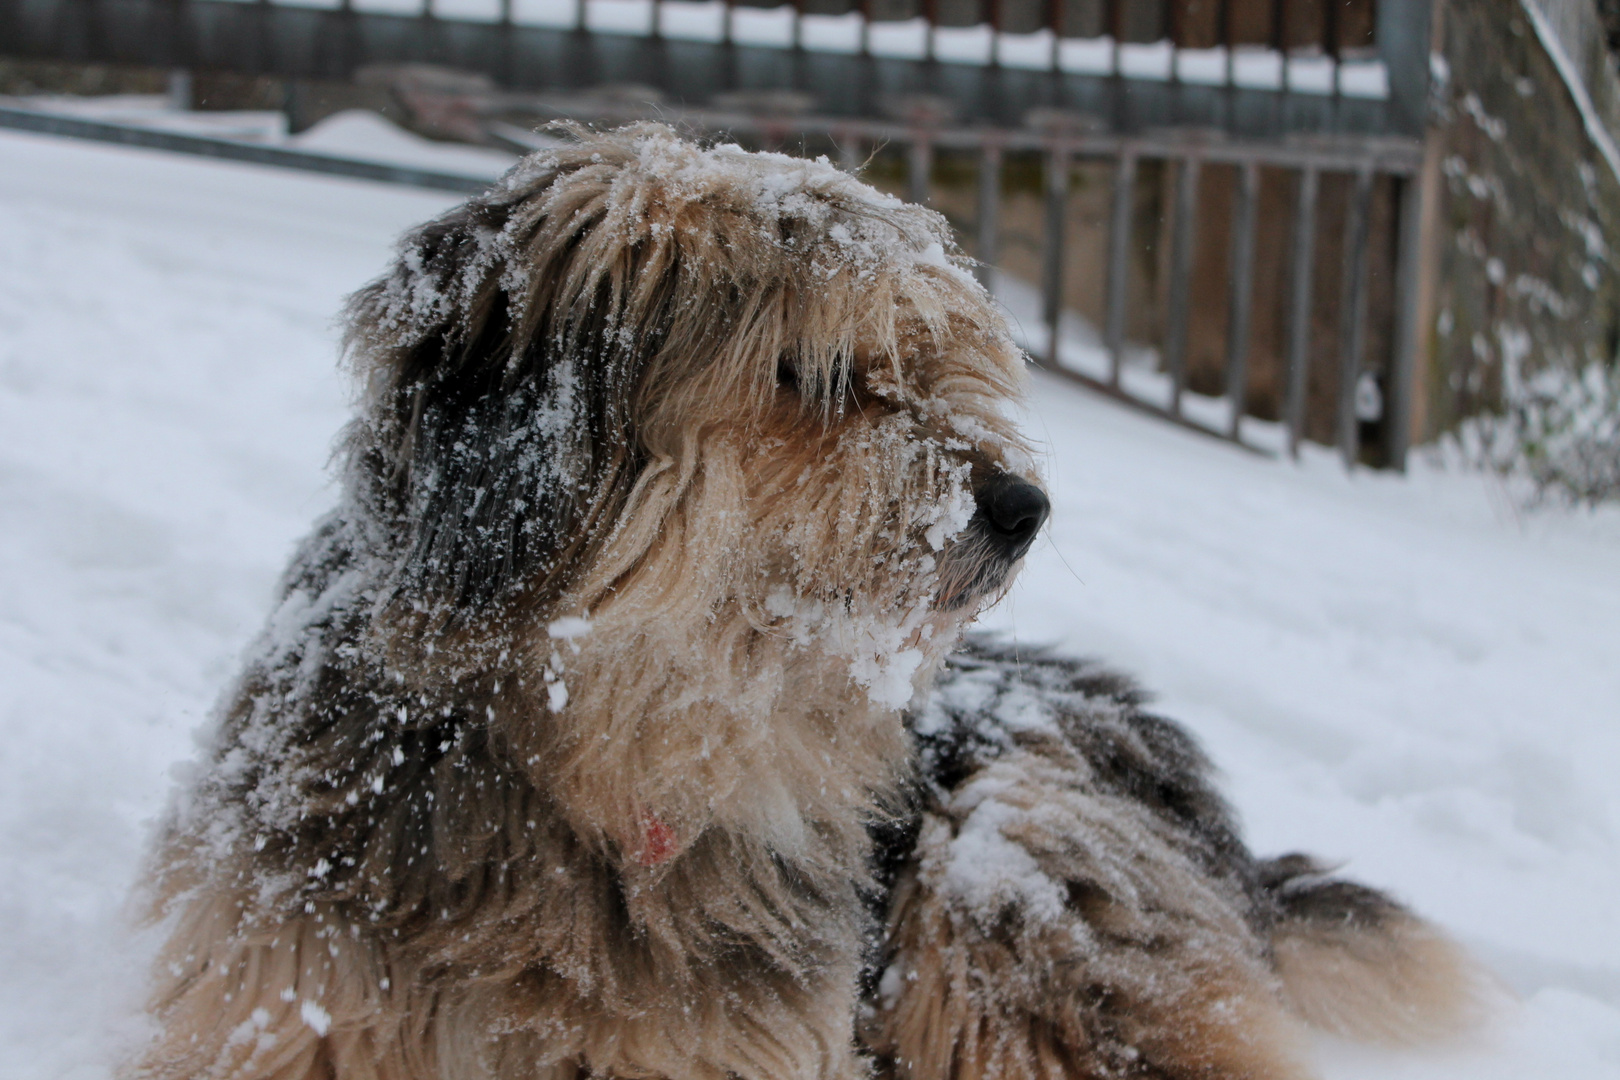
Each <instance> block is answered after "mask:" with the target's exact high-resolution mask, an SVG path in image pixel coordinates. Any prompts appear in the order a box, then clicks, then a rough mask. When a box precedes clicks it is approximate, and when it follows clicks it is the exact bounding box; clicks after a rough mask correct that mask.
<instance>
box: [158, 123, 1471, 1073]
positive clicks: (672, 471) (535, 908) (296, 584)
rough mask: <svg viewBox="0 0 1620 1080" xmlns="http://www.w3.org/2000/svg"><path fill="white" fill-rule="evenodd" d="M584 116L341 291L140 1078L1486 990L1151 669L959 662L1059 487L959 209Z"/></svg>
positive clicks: (213, 773)
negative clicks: (1031, 429)
mask: <svg viewBox="0 0 1620 1080" xmlns="http://www.w3.org/2000/svg"><path fill="white" fill-rule="evenodd" d="M573 136H574V139H575V142H574V144H573V145H571V146H570V147H569V148H567V149H561V150H555V151H545V152H542V153H540V154H537V155H535V156H533V157H530V158H528V159H527V160H525V161H524V162H522V163H521V164H519V165H518V166H517V167H516V168H515V169H513V170H512V172H510V173H509V174H508V175H507V176H506V177H505V178H504V179H502V180H501V181H500V182H499V183H498V184H497V185H496V186H495V187H494V188H493V189H492V190H491V191H490V192H488V193H487V194H485V195H482V196H479V197H477V198H474V199H471V200H470V201H468V202H467V203H466V204H465V205H463V206H461V207H459V208H457V209H455V210H453V211H451V212H449V213H447V214H446V215H444V216H443V217H441V218H439V219H438V220H436V221H433V222H430V223H429V224H427V225H425V226H423V227H421V228H420V229H418V230H416V231H415V232H413V233H411V234H410V235H408V236H407V237H406V238H405V239H404V241H403V242H402V245H401V247H400V253H399V258H398V261H397V262H396V264H395V265H394V267H393V269H392V270H391V272H390V273H388V274H387V275H386V276H385V277H383V278H382V279H380V280H378V281H376V282H375V283H373V284H372V285H370V286H368V287H367V288H365V289H363V290H362V291H361V292H360V293H358V294H357V295H356V296H355V297H354V298H353V300H352V302H351V304H350V307H349V316H348V317H349V336H348V350H349V355H350V357H351V358H352V363H353V366H354V368H355V370H356V372H357V374H358V377H359V381H360V383H361V386H362V387H363V391H362V398H361V403H360V408H359V415H358V418H357V419H356V420H355V421H354V422H353V424H352V425H351V427H350V428H349V430H348V432H347V435H346V438H345V441H344V444H343V450H342V454H341V460H342V463H343V471H342V476H343V482H344V497H343V499H342V501H341V505H340V507H339V509H338V510H337V511H335V512H334V513H333V514H331V515H330V516H329V517H327V518H326V519H325V520H324V521H322V522H321V523H320V524H319V525H318V526H317V527H316V529H315V531H314V533H313V534H312V535H311V536H310V537H309V538H308V539H307V540H305V541H304V542H303V544H302V546H301V547H300V549H299V551H298V553H297V555H296V556H295V558H294V560H293V563H292V566H291V568H290V569H289V571H288V572H287V575H286V578H285V580H284V583H283V585H282V587H281V594H280V604H279V606H278V608H277V609H276V611H275V613H274V614H273V615H272V616H271V619H270V622H269V627H268V629H267V630H266V631H265V633H264V634H263V636H262V637H261V639H260V640H259V642H258V643H257V645H256V646H254V648H253V650H252V652H251V654H250V656H249V659H248V662H247V665H246V670H245V671H244V673H243V674H242V676H241V677H240V680H239V682H238V683H237V684H236V686H235V687H234V689H233V690H232V692H231V693H230V695H229V696H228V698H227V699H226V702H225V704H224V707H223V708H222V711H221V716H220V721H219V728H218V732H217V734H216V736H215V740H214V743H213V746H212V748H211V751H210V754H209V759H208V761H207V764H206V766H205V767H204V768H203V769H202V770H201V771H200V772H199V775H198V776H197V778H196V779H195V781H194V782H193V783H192V784H191V786H190V788H189V790H188V791H187V792H186V793H185V795H184V797H183V799H182V800H181V801H180V803H179V805H178V807H177V809H176V811H175V813H174V815H173V819H172V821H171V822H170V823H169V825H168V826H167V828H166V830H165V833H164V836H163V838H162V841H161V846H160V851H159V855H158V859H157V861H156V865H155V868H154V870H153V872H152V876H151V882H150V886H151V891H152V894H153V895H152V903H153V905H154V910H155V912H156V913H157V914H158V915H159V916H160V917H162V918H164V919H166V920H167V922H168V932H169V935H170V936H169V939H168V940H169V943H168V946H167V949H166V951H165V953H164V955H163V956H162V959H161V961H160V963H159V965H158V968H157V977H158V981H159V987H158V990H157V995H156V999H155V1004H154V1013H155V1016H156V1017H157V1020H158V1022H159V1024H160V1026H161V1032H160V1033H159V1034H158V1036H157V1037H156V1039H155V1040H154V1042H153V1044H152V1045H151V1046H150V1047H149V1048H148V1049H147V1050H146V1051H145V1052H144V1056H143V1057H142V1058H141V1060H140V1061H139V1063H138V1064H136V1065H135V1066H133V1067H132V1068H133V1074H134V1075H137V1076H143V1077H153V1078H164V1080H181V1078H185V1080H197V1078H204V1077H209V1078H243V1080H247V1078H284V1080H306V1078H308V1080H313V1078H329V1080H330V1078H340V1080H361V1078H368V1080H369V1078H377V1080H383V1078H389V1080H394V1078H419V1080H428V1078H439V1080H474V1078H481V1077H487V1078H516V1077H525V1078H545V1080H575V1078H581V1077H587V1076H589V1077H614V1078H624V1080H630V1078H636V1080H640V1078H670V1080H676V1078H678V1080H845V1078H857V1077H864V1076H867V1075H870V1074H871V1073H872V1072H873V1071H874V1070H875V1071H877V1072H879V1073H881V1074H884V1075H894V1076H897V1077H904V1078H909V1080H977V1078H979V1077H997V1078H1006V1080H1035V1078H1037V1077H1039V1078H1053V1080H1055V1078H1060V1077H1076V1078H1078V1077H1104V1076H1109V1077H1112V1076H1142V1077H1178V1078H1179V1077H1185V1078H1192V1077H1208V1078H1216V1077H1231V1078H1237V1077H1248V1078H1272V1077H1277V1078H1281V1077H1297V1076H1302V1075H1305V1073H1306V1070H1305V1069H1304V1067H1303V1066H1302V1065H1301V1064H1300V1060H1301V1059H1300V1054H1299V1051H1298V1031H1299V1021H1300V1019H1303V1020H1306V1021H1312V1022H1315V1023H1317V1024H1319V1025H1325V1026H1326V1027H1328V1028H1330V1029H1335V1030H1342V1031H1360V1032H1364V1033H1367V1032H1370V1033H1373V1034H1381V1035H1384V1036H1388V1037H1393V1038H1397V1039H1401V1038H1411V1037H1419V1036H1423V1035H1427V1034H1430V1033H1432V1032H1434V1031H1437V1030H1443V1029H1446V1028H1448V1027H1450V1026H1452V1025H1454V1024H1455V1023H1457V1022H1459V1021H1460V1020H1461V1019H1462V1016H1463V1013H1464V1012H1465V1011H1466V1005H1467V1003H1468V989H1467V988H1468V986H1469V981H1468V975H1467V968H1466V965H1465V963H1464V961H1463V960H1462V959H1461V957H1460V956H1459V954H1458V953H1457V952H1456V951H1455V950H1454V949H1453V948H1452V947H1451V946H1450V945H1448V944H1447V943H1446V942H1445V941H1444V940H1443V939H1442V938H1441V937H1439V936H1438V935H1437V934H1436V933H1434V932H1433V931H1431V930H1430V929H1428V928H1427V927H1426V926H1425V925H1424V924H1423V923H1421V922H1420V921H1418V920H1417V919H1415V918H1414V917H1413V916H1411V915H1409V914H1407V913H1406V912H1405V911H1404V910H1403V909H1401V908H1400V907H1399V906H1397V905H1396V904H1395V903H1394V902H1392V901H1390V900H1389V899H1387V898H1385V897H1384V896H1382V895H1380V894H1378V893H1376V892H1373V891H1372V890H1369V889H1366V888H1362V887H1360V886H1356V885H1352V884H1348V883H1344V882H1340V881H1335V880H1332V879H1330V878H1328V877H1326V876H1324V874H1323V871H1322V870H1321V868H1319V867H1318V866H1317V865H1315V864H1314V863H1312V862H1311V861H1310V860H1308V859H1305V858H1302V857H1298V856H1291V857H1287V858H1283V859H1277V860H1272V861H1264V862H1263V861H1257V860H1256V859H1254V858H1253V857H1251V856H1250V854H1249V853H1248V851H1247V850H1246V849H1245V848H1244V846H1243V844H1242V842H1241V841H1240V840H1239V839H1238V836H1237V834H1236V831H1235V829H1234V825H1233V821H1232V817H1231V814H1230V813H1229V812H1228V810H1227V809H1226V808H1225V806H1224V805H1223V803H1222V802H1221V800H1220V798H1219V796H1218V795H1216V794H1215V792H1214V791H1213V790H1212V789H1211V787H1210V782H1209V778H1208V774H1209V771H1210V770H1209V766H1208V764H1207V763H1206V761H1205V760H1204V758H1203V757H1201V756H1200V754H1199V752H1198V750H1197V749H1196V748H1195V746H1194V745H1193V744H1192V742H1191V741H1190V740H1189V739H1188V737H1187V736H1186V735H1185V734H1183V733H1182V732H1181V731H1180V730H1178V729H1177V728H1176V727H1174V726H1172V725H1171V724H1169V723H1168V722H1166V721H1164V720H1161V719H1158V718H1156V717H1153V716H1151V715H1149V714H1147V713H1145V712H1143V711H1142V710H1141V708H1140V705H1141V697H1140V695H1139V694H1138V692H1137V691H1136V690H1135V689H1133V688H1132V687H1131V686H1130V685H1129V684H1127V683H1126V682H1124V681H1123V680H1121V679H1119V678H1117V677H1114V676H1111V675H1108V674H1106V673H1104V672H1100V671H1098V670H1096V669H1094V668H1092V667H1091V666H1089V665H1086V664H1083V663H1076V662H1071V661H1065V660H1060V659H1054V658H1051V657H1047V656H1044V655H1029V654H1025V655H1023V656H1019V655H1016V654H1014V653H1012V652H1009V651H1007V650H1006V649H1003V648H1001V647H998V646H996V645H995V644H993V643H990V642H985V641H976V640H975V641H970V642H969V643H968V645H967V646H966V648H965V649H964V650H963V651H959V652H957V653H955V654H954V655H952V650H953V649H956V648H958V647H959V639H960V631H961V628H962V626H963V625H964V624H965V623H966V622H968V621H969V620H970V619H971V618H972V617H973V616H974V615H975V614H976V613H977V612H978V611H979V610H980V609H981V608H983V607H984V606H986V605H987V604H989V603H990V602H992V601H993V600H994V599H995V598H996V597H997V596H998V595H999V594H1000V592H1001V591H1002V590H1003V589H1004V587H1005V585H1006V583H1007V582H1008V580H1009V578H1010V576H1011V574H1012V573H1013V571H1014V569H1015V567H1016V565H1017V564H1018V562H1019V560H1020V559H1021V558H1022V556H1023V554H1024V553H1025V551H1026V550H1027V549H1028V548H1029V546H1030V543H1031V542H1032V540H1033V539H1034V537H1035V534H1036V532H1037V531H1038V529H1039V528H1040V526H1041V524H1042V522H1043V520H1044V519H1045V516H1046V512H1047V504H1046V499H1045V496H1044V495H1043V494H1042V493H1041V490H1040V488H1039V487H1038V486H1037V483H1036V476H1035V471H1034V467H1033V464H1032V461H1031V458H1030V456H1029V454H1028V452H1027V451H1026V449H1025V446H1024V444H1023V443H1022V442H1021V441H1020V439H1019V436H1018V435H1017V433H1016V432H1015V431H1014V430H1013V428H1012V427H1011V425H1010V423H1009V421H1008V419H1007V415H1006V406H1007V405H1008V403H1009V402H1010V401H1012V400H1013V399H1014V397H1015V395H1016V393H1017V391H1018V387H1019V383H1020V377H1021V369H1022V366H1023V361H1022V357H1021V355H1020V353H1019V352H1018V350H1017V349H1016V348H1015V347H1014V346H1013V344H1012V342H1011V340H1010V338H1009V336H1008V331H1007V328H1006V326H1005V324H1004V321H1003V317H1002V316H1001V315H1000V314H999V313H998V311H997V310H996V308H995V307H994V306H993V304H992V302H991V300H990V299H989V297H988V296H987V295H986V294H985V293H984V291H983V290H982V289H981V288H980V287H979V286H978V285H977V284H975V283H974V281H973V279H972V277H971V276H969V275H968V274H967V273H965V272H964V270H963V267H962V263H961V260H960V259H958V258H957V257H955V256H953V255H952V254H950V251H951V246H950V239H949V234H948V232H947V227H946V225H945V222H944V220H943V219H942V218H940V217H939V216H938V215H936V214H933V213H931V212H929V211H926V210H923V209H920V208H917V207H912V206H905V205H903V204H901V203H899V202H898V201H896V200H894V199H891V198H889V197H886V196H883V195H880V194H878V193H877V192H875V191H873V190H871V189H870V188H867V187H865V186H864V185H862V184H860V183H859V182H857V181H856V180H855V179H853V178H851V177H850V176H847V175H844V174H842V173H840V172H838V171H836V170H835V169H833V168H832V167H830V166H829V165H827V164H826V163H825V161H822V162H806V161H800V160H794V159H791V158H787V157H783V156H780V155H769V154H749V153H745V152H743V151H742V150H740V149H738V148H736V147H730V146H717V147H712V148H702V147H699V146H696V145H693V144H691V143H688V142H684V141H682V140H680V139H679V138H677V137H676V136H674V135H673V134H672V133H671V132H669V131H668V130H667V129H664V128H661V127H657V126H637V127H631V128H627V129H624V130H621V131H618V132H614V133H609V134H596V133H592V132H588V131H585V130H583V129H576V130H575V131H574V132H573ZM930 685H932V690H931V692H929V693H926V694H925V695H924V696H923V697H922V698H921V701H922V703H921V704H920V705H916V706H915V707H914V708H913V710H912V711H911V712H910V713H909V714H908V713H905V712H904V711H903V710H905V708H906V707H907V706H908V704H911V703H912V700H913V697H914V695H915V694H916V693H917V692H918V691H919V690H927V689H928V687H929V686H930Z"/></svg>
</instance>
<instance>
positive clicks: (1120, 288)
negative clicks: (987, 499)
mask: <svg viewBox="0 0 1620 1080" xmlns="http://www.w3.org/2000/svg"><path fill="white" fill-rule="evenodd" d="M1617 34H1620V5H1616V4H1615V3H1613V2H1612V0H1602V2H1601V3H1595V2H1594V0H1523V2H1520V0H1469V2H1466V3H1464V2H1439V0H795V2H794V3H793V4H791V5H784V4H773V3H772V2H771V0H702V2H692V0H0V93H4V94H6V95H8V96H9V105H10V106H12V107H13V111H16V110H27V111H28V112H30V113H35V114H37V113H48V114H50V116H52V117H54V118H56V120H55V123H54V125H53V124H52V123H51V122H50V121H47V120H43V119H41V118H40V117H38V116H30V117H18V116H16V115H11V114H8V116H9V118H8V119H6V120H5V121H4V122H5V123H8V124H11V125H24V126H32V127H33V129H34V130H45V129H47V128H48V129H50V130H55V131H57V132H59V133H70V134H78V135H81V136H88V137H98V138H113V139H125V140H127V139H128V138H130V136H129V135H128V133H126V132H119V131H109V130H106V129H105V128H96V127H95V126H94V125H95V124H97V123H99V124H103V125H108V124H111V125H119V126H121V127H139V128H141V129H143V130H145V131H149V132H154V133H161V134H158V135H152V136H149V137H148V138H147V139H146V140H145V142H146V145H153V146H158V145H164V146H168V147H170V148H179V149H190V150H192V151H193V152H207V153H214V154H220V153H224V154H226V155H227V156H229V154H230V152H231V148H229V147H226V148H223V149H222V148H220V147H217V146H215V147H206V146H199V145H198V144H196V143H195V142H189V143H188V142H187V140H186V139H185V138H183V137H182V136H191V137H193V138H195V137H202V138H206V139H211V140H218V141H229V142H232V143H238V144H244V145H248V146H253V147H257V148H261V149H268V148H277V149H280V150H282V151H303V152H305V153H306V154H307V155H310V156H314V155H324V156H328V157H330V156H337V157H349V158H357V159H363V160H368V161H372V162H383V163H388V164H391V165H394V166H399V167H402V168H398V169H396V170H395V171H394V172H392V173H390V174H389V175H388V176H387V177H386V178H387V179H392V180H395V181H399V182H404V183H415V184H423V185H427V186H434V185H435V184H436V185H437V186H439V187H447V188H449V189H451V190H472V189H475V188H476V187H477V186H478V182H479V181H480V180H482V179H487V178H488V177H489V176H492V175H494V174H496V173H498V172H499V170H500V169H501V168H502V167H503V166H504V164H506V163H508V162H509V161H510V160H512V157H513V155H516V154H519V153H522V152H525V151H527V150H530V149H533V148H535V147H538V146H541V145H544V144H545V142H546V141H547V139H548V138H549V136H547V135H545V134H544V133H540V134H537V133H536V129H537V128H540V127H541V126H542V125H543V124H545V123H546V122H547V121H550V120H554V119H558V118H571V119H577V120H583V121H587V122H591V123H616V122H621V121H625V120H630V119H635V118H642V117H652V118H658V119H663V120H666V121H669V122H673V123H676V124H679V125H681V126H683V127H685V128H687V129H689V130H692V131H696V132H702V133H708V134H722V133H724V134H726V135H728V136H729V137H731V138H734V139H737V140H738V141H741V142H743V143H744V144H746V145H749V146H752V147H756V148H767V149H780V150H784V151H786V152H789V153H798V154H811V155H816V154H827V155H829V156H831V157H832V158H833V159H834V160H836V161H840V162H843V163H846V164H847V165H849V166H851V167H854V166H857V165H863V166H864V168H865V175H866V176H867V177H868V179H870V180H871V181H872V182H874V183H876V184H878V185H879V186H882V187H885V188H887V189H889V190H891V191H893V192H895V193H897V194H899V195H902V196H904V197H907V198H910V199H913V200H916V201H920V202H927V203H929V204H931V205H933V206H935V207H936V208H938V209H940V210H941V211H943V212H944V213H945V214H946V215H947V216H948V217H949V218H950V220H951V222H952V224H953V225H954V226H955V227H956V229H957V231H958V234H959V238H960V242H961V245H962V248H963V249H964V250H965V251H966V252H967V253H968V254H969V255H971V256H973V257H974V258H975V259H977V260H979V261H980V263H981V264H982V273H983V274H984V276H985V279H986V281H987V283H989V284H991V285H992V287H993V288H994V289H995V290H996V291H997V292H998V294H1000V295H1001V296H1002V297H1003V299H1004V301H1005V302H1006V303H1007V304H1008V306H1009V307H1010V308H1011V309H1012V310H1014V311H1015V312H1016V313H1017V314H1019V315H1020V317H1021V318H1020V324H1021V326H1022V327H1023V328H1024V336H1025V344H1026V346H1027V347H1028V348H1029V349H1030V351H1031V353H1032V354H1033V355H1034V356H1035V358H1036V359H1037V360H1038V361H1040V362H1041V363H1043V364H1044V365H1046V366H1048V367H1049V368H1051V369H1053V370H1057V371H1061V372H1064V373H1066V374H1067V376H1068V377H1071V378H1074V379H1076V380H1078V381H1082V382H1084V383H1086V384H1088V385H1090V386H1091V387H1092V388H1094V389H1096V390H1099V391H1101V392H1104V393H1107V394H1110V395H1113V396H1115V397H1117V398H1119V399H1122V400H1124V401H1125V402H1126V403H1128V404H1131V405H1133V406H1135V407H1138V408H1146V409H1150V410H1152V411H1154V412H1155V413H1157V414H1159V415H1161V416H1163V417H1164V418H1165V419H1167V420H1170V421H1171V422H1175V423H1178V424H1192V425H1196V426H1198V427H1199V428H1201V429H1204V430H1208V431H1210V432H1213V433H1215V434H1217V435H1219V436H1221V437H1225V438H1228V439H1237V440H1242V441H1245V442H1246V443H1248V444H1249V445H1252V446H1255V447H1257V448H1260V449H1263V450H1268V451H1272V452H1280V451H1297V447H1298V444H1299V443H1300V442H1301V441H1302V440H1306V441H1311V442H1315V443H1320V444H1324V445H1327V446H1331V447H1334V448H1336V449H1337V450H1338V452H1339V454H1340V455H1341V457H1342V459H1343V461H1344V462H1345V463H1346V464H1355V463H1361V464H1365V465H1369V466H1374V467H1380V468H1395V469H1400V468H1403V467H1404V464H1405V461H1406V457H1407V453H1408V451H1409V449H1410V448H1411V447H1412V446H1414V445H1419V444H1424V443H1430V442H1433V441H1434V440H1436V439H1437V438H1439V437H1441V436H1443V435H1445V434H1447V433H1457V432H1459V431H1462V432H1463V434H1464V441H1465V442H1466V443H1467V446H1468V450H1469V453H1470V454H1471V455H1472V456H1473V457H1475V458H1476V459H1478V460H1480V461H1481V462H1483V463H1488V464H1493V465H1497V466H1502V467H1507V468H1510V469H1515V470H1517V471H1520V472H1523V473H1526V474H1528V475H1531V476H1533V477H1534V479H1535V482H1536V483H1537V484H1538V485H1541V486H1542V487H1543V488H1546V489H1550V490H1553V491H1555V492H1557V493H1560V494H1563V495H1573V496H1574V497H1576V498H1578V499H1601V498H1603V497H1604V496H1605V495H1607V494H1612V493H1614V492H1615V490H1616V489H1617V488H1620V466H1617V465H1616V464H1615V459H1616V458H1617V457H1620V434H1617V432H1616V421H1615V416H1616V413H1617V412H1620V379H1617V378H1616V374H1615V366H1614V364H1615V354H1616V350H1617V347H1620V304H1617V299H1620V294H1617V291H1616V282H1615V278H1614V274H1613V273H1612V269H1611V267H1610V265H1609V257H1608V256H1609V248H1608V241H1607V239H1606V238H1607V237H1610V236H1612V235H1613V234H1614V228H1615V224H1616V214H1617V212H1620V179H1617V177H1620V153H1617V151H1616V134H1617V133H1620V81H1617V79H1616V68H1615V62H1614V57H1613V54H1612V52H1611V46H1612V44H1613V43H1614V41H1615V40H1616V35H1617ZM164 134H166V135H168V136H170V138H168V139H164V138H163V137H162V135H164ZM408 135H414V136H418V138H416V139H411V138H409V137H408ZM474 148H476V149H474ZM247 156H248V157H249V159H254V160H260V161H266V162H271V163H274V164H281V165H292V166H302V167H306V168H309V167H313V168H320V167H322V166H323V163H322V162H319V161H311V160H309V159H308V158H305V159H303V160H300V158H299V157H298V155H297V154H291V153H281V154H261V155H259V156H258V157H257V158H256V159H255V158H253V157H252V155H251V153H249V154H248V155H247ZM325 167H327V168H330V167H331V166H330V163H326V165H325ZM435 174H439V175H435ZM443 174H448V175H449V177H450V178H449V179H447V178H446V176H445V175H443ZM458 177H459V178H463V181H464V182H463V183H462V184H461V187H460V188H459V189H458V188H457V186H456V178H458ZM466 177H472V178H474V179H473V180H472V181H471V182H466V181H465V179H464V178H466ZM1245 418H1249V419H1251V420H1252V421H1254V422H1253V423H1249V422H1248V421H1247V420H1245Z"/></svg>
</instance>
